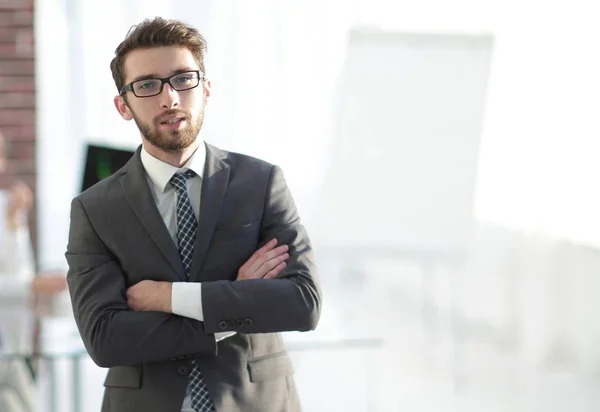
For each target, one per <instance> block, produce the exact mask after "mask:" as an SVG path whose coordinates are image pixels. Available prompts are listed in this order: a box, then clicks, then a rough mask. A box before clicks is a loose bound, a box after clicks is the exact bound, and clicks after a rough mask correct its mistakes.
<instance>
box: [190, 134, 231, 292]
mask: <svg viewBox="0 0 600 412" xmlns="http://www.w3.org/2000/svg"><path fill="white" fill-rule="evenodd" d="M224 158H225V154H224V153H223V152H222V151H220V150H219V149H217V148H216V147H213V146H211V145H208V144H207V145H206V164H205V166H204V177H203V179H202V194H201V198H200V217H199V221H198V233H197V234H196V243H195V245H194V254H193V258H192V268H191V270H190V280H191V281H197V280H198V278H199V277H200V270H201V269H202V264H203V263H204V258H205V257H206V252H207V251H208V246H209V244H210V239H211V238H212V235H213V232H214V231H215V226H216V225H217V221H218V220H219V215H220V213H221V204H222V203H223V198H224V197H225V193H226V192H227V185H228V183H229V171H230V168H229V165H228V164H227V163H225V161H224Z"/></svg>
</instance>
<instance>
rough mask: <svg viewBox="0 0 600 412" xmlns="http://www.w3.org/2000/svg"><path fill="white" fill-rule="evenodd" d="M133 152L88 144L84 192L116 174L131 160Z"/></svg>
mask: <svg viewBox="0 0 600 412" xmlns="http://www.w3.org/2000/svg"><path fill="white" fill-rule="evenodd" d="M133 153H134V151H133V150H125V149H116V148H113V147H107V146H99V145H94V144H88V146H87V153H86V160H85V168H84V172H83V184H82V191H84V190H86V189H88V188H89V187H91V186H93V185H95V184H96V183H98V182H99V181H101V180H102V179H105V178H107V177H108V176H110V175H112V174H113V173H115V172H116V171H117V170H119V169H120V168H121V167H123V166H125V164H126V163H127V162H128V161H129V159H131V156H133Z"/></svg>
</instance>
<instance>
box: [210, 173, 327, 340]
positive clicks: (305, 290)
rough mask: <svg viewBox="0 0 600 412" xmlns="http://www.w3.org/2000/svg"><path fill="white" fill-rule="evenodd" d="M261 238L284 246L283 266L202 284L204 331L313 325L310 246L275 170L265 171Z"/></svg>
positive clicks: (315, 288)
mask: <svg viewBox="0 0 600 412" xmlns="http://www.w3.org/2000/svg"><path fill="white" fill-rule="evenodd" d="M260 238H261V243H262V244H264V243H266V242H268V241H269V240H271V239H272V238H277V240H278V244H287V245H288V246H289V255H290V257H289V259H288V262H287V263H288V264H287V267H286V268H285V269H284V270H283V271H282V273H280V274H279V276H278V277H277V278H276V279H251V280H243V281H234V282H230V281H215V282H206V283H203V284H202V305H203V311H204V326H205V328H206V331H207V332H209V333H214V332H223V331H237V332H243V333H269V332H283V331H308V330H312V329H315V328H316V326H317V323H318V321H319V317H320V313H321V289H320V286H319V284H318V281H317V278H316V268H315V262H314V256H313V250H312V247H311V244H310V240H309V238H308V235H307V233H306V230H305V228H304V226H303V225H302V224H301V223H300V218H299V216H298V211H297V210H296V205H295V203H294V200H293V198H292V195H291V193H290V191H289V189H288V187H287V185H286V182H285V179H284V177H283V173H282V171H281V169H280V168H279V167H277V166H274V167H273V168H272V170H271V176H270V181H269V187H268V191H267V198H266V200H265V207H264V215H263V219H262V226H261V234H260Z"/></svg>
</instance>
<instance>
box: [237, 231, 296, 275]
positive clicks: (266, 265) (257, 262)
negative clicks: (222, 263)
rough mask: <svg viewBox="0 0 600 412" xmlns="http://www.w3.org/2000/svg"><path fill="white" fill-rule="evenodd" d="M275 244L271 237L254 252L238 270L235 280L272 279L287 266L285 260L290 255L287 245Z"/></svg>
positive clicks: (275, 241)
mask: <svg viewBox="0 0 600 412" xmlns="http://www.w3.org/2000/svg"><path fill="white" fill-rule="evenodd" d="M275 245H277V239H272V240H270V241H269V243H267V244H266V245H264V246H263V247H261V248H260V249H258V250H257V251H256V252H254V254H253V255H252V256H250V259H248V260H247V261H246V263H244V264H243V265H242V267H241V268H240V269H239V270H238V275H237V279H236V280H247V279H259V278H265V279H272V278H274V277H275V276H277V275H279V274H280V273H281V271H282V270H283V269H285V267H286V266H287V264H286V263H285V261H286V260H287V258H289V257H290V255H289V254H288V253H287V251H288V246H287V245H281V246H278V247H275Z"/></svg>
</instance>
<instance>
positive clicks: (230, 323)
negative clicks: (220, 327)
mask: <svg viewBox="0 0 600 412" xmlns="http://www.w3.org/2000/svg"><path fill="white" fill-rule="evenodd" d="M227 325H228V326H229V327H230V328H231V329H233V328H235V320H230V321H229V322H228V323H227Z"/></svg>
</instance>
